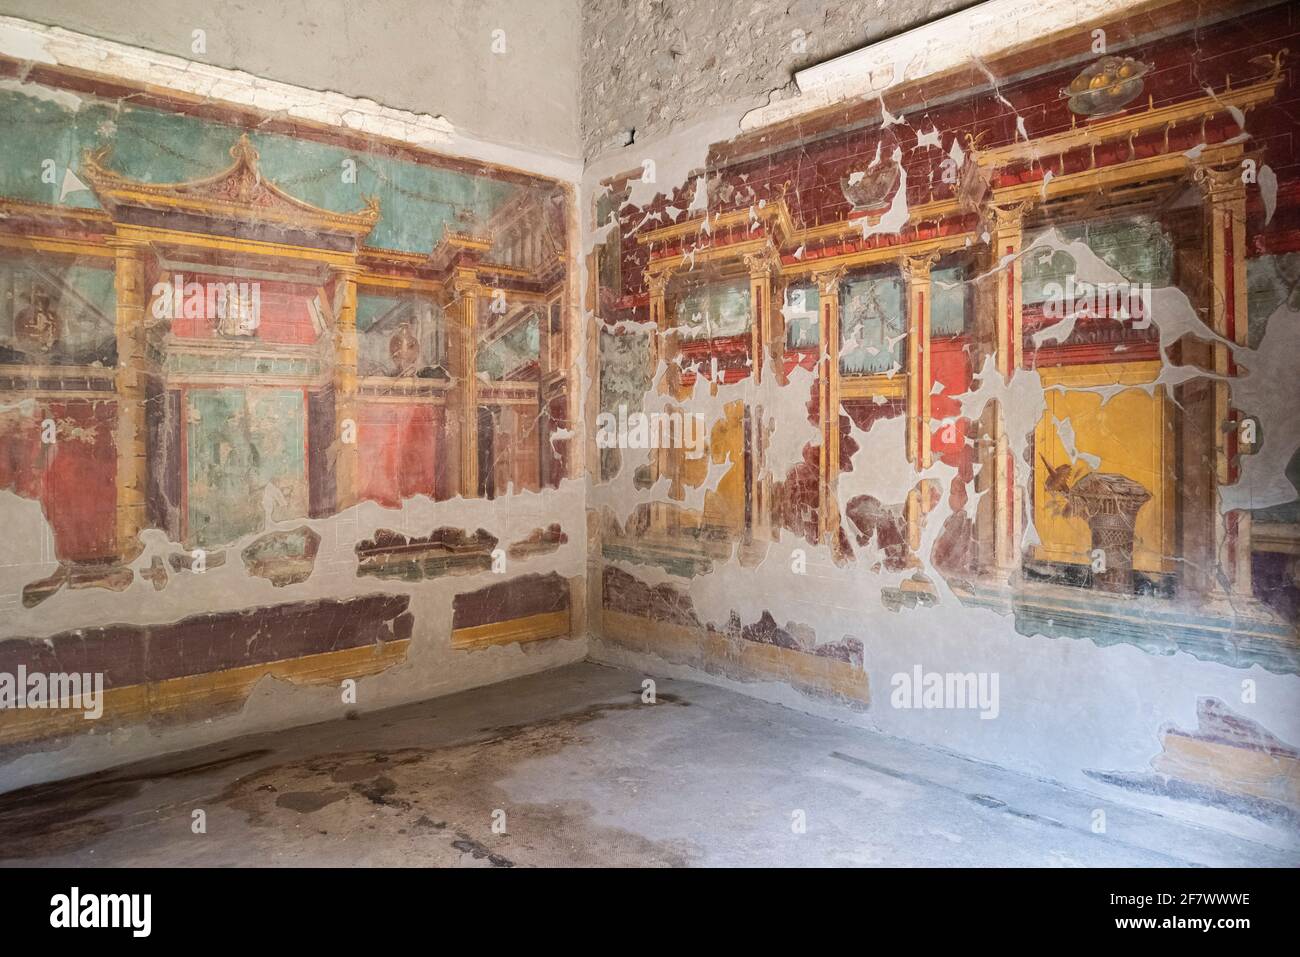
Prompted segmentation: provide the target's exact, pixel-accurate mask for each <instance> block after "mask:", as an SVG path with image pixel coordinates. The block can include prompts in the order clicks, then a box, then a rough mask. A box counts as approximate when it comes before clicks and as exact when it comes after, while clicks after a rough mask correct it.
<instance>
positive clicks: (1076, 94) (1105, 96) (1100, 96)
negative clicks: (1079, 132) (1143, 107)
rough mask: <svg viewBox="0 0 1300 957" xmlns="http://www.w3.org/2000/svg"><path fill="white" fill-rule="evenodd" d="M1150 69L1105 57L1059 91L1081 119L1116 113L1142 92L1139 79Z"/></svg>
mask: <svg viewBox="0 0 1300 957" xmlns="http://www.w3.org/2000/svg"><path fill="white" fill-rule="evenodd" d="M1150 70H1151V67H1149V66H1148V65H1147V64H1145V63H1142V62H1141V61H1139V60H1135V59H1133V58H1132V57H1117V56H1105V57H1102V58H1101V59H1100V60H1098V61H1097V62H1096V63H1093V64H1091V65H1090V66H1088V67H1087V68H1086V69H1085V70H1084V71H1083V72H1082V73H1080V74H1079V75H1078V76H1076V77H1075V78H1074V80H1073V81H1071V83H1070V85H1069V86H1068V87H1066V88H1065V89H1064V90H1062V91H1061V95H1062V96H1067V97H1069V99H1070V109H1071V110H1073V111H1074V112H1075V113H1078V114H1080V115H1081V116H1104V115H1106V114H1107V113H1118V112H1119V111H1120V110H1122V109H1123V108H1124V107H1126V106H1128V104H1130V103H1132V102H1133V101H1134V100H1135V99H1137V98H1138V96H1140V95H1141V93H1142V77H1143V76H1145V75H1146V74H1147V73H1148V72H1149V71H1150Z"/></svg>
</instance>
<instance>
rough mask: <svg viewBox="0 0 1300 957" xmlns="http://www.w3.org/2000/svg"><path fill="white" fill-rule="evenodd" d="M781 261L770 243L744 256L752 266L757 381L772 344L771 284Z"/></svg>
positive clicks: (751, 317) (751, 307)
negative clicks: (758, 250)
mask: <svg viewBox="0 0 1300 957" xmlns="http://www.w3.org/2000/svg"><path fill="white" fill-rule="evenodd" d="M779 263H780V260H779V259H778V258H777V255H776V252H775V250H773V249H772V247H771V246H765V247H764V248H763V249H762V251H760V252H757V253H751V254H749V255H747V256H746V257H745V266H746V268H747V269H748V270H749V331H750V361H751V362H752V363H753V373H754V384H755V385H758V384H759V383H761V382H762V381H763V369H764V367H765V366H766V365H767V359H768V353H769V350H770V349H771V344H772V285H773V279H774V277H775V276H776V273H777V269H778V266H779Z"/></svg>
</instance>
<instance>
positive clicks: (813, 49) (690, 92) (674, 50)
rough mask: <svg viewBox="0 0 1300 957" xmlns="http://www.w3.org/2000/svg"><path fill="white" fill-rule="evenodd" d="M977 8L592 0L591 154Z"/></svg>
mask: <svg viewBox="0 0 1300 957" xmlns="http://www.w3.org/2000/svg"><path fill="white" fill-rule="evenodd" d="M967 6H970V2H969V0H898V2H888V0H855V2H849V3H825V2H822V0H748V2H739V0H738V2H735V3H734V4H733V3H724V4H721V5H719V4H718V3H715V2H712V0H583V4H582V49H583V59H582V79H581V84H580V93H581V101H582V114H581V126H582V146H583V151H584V155H585V156H586V157H588V158H591V157H594V156H597V155H599V154H600V153H602V152H604V151H605V150H607V149H611V148H616V147H619V146H623V145H625V144H626V143H627V142H628V137H629V135H630V131H635V136H636V138H637V139H638V140H643V139H646V138H649V137H653V136H658V135H661V134H663V133H666V132H667V131H668V130H670V129H671V128H672V127H673V126H674V125H675V124H677V123H679V122H681V121H683V120H689V119H693V118H694V117H696V116H697V115H699V114H701V113H704V112H706V111H708V110H710V109H712V108H716V107H719V106H722V105H723V104H728V103H734V102H737V101H742V100H746V99H750V98H753V99H755V100H756V101H757V102H763V101H764V99H765V97H766V94H768V93H775V94H776V95H778V96H779V95H782V93H786V92H789V91H790V87H791V86H792V79H791V77H792V76H793V74H794V72H795V71H797V70H800V69H803V68H804V67H807V66H811V65H812V64H814V63H820V62H822V61H824V60H828V59H830V58H832V57H835V56H838V55H839V54H841V53H846V52H848V51H850V50H854V49H857V48H858V47H861V46H864V45H866V44H868V43H873V42H875V41H877V40H881V39H884V38H885V37H888V36H892V35H893V34H896V33H899V32H901V31H903V30H906V29H909V28H911V27H914V26H917V25H919V24H922V23H925V22H927V21H929V20H933V19H936V18H937V17H941V16H944V15H946V14H949V13H952V12H953V11H955V10H959V9H961V8H962V7H967Z"/></svg>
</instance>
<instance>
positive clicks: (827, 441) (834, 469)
mask: <svg viewBox="0 0 1300 957" xmlns="http://www.w3.org/2000/svg"><path fill="white" fill-rule="evenodd" d="M813 278H814V279H815V280H816V282H817V293H818V297H817V298H818V303H817V308H818V310H819V313H820V314H819V315H818V320H817V345H818V353H819V355H820V357H821V358H820V359H819V360H818V374H817V421H818V424H819V425H820V427H821V432H822V442H821V451H820V453H819V456H818V473H819V474H818V485H817V493H818V494H817V533H818V540H819V541H826V539H827V538H830V539H831V542H832V544H834V538H835V531H836V530H837V529H838V528H839V524H840V512H839V503H838V502H837V501H836V499H835V486H836V485H837V484H838V479H839V474H840V283H841V282H842V281H843V279H844V267H843V266H840V267H838V268H836V269H831V270H829V271H827V272H821V273H817V274H815V275H814V277H813Z"/></svg>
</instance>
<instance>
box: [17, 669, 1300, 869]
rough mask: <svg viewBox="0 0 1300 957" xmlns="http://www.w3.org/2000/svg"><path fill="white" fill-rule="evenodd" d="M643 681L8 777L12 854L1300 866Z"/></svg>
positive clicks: (606, 676)
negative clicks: (653, 688)
mask: <svg viewBox="0 0 1300 957" xmlns="http://www.w3.org/2000/svg"><path fill="white" fill-rule="evenodd" d="M642 678H643V676H642V675H640V674H635V673H632V672H627V671H620V670H617V669H613V668H607V667H603V666H600V665H595V664H587V663H584V664H578V665H573V666H570V667H567V668H562V669H558V670H554V671H548V672H545V673H543V674H539V675H534V676H531V677H527V678H522V679H519V680H515V681H510V682H505V683H502V684H498V685H493V686H491V687H487V688H480V689H477V690H474V691H469V692H465V693H463V694H459V695H454V696H450V697H446V698H439V699H436V700H433V701H428V702H423V703H421V704H417V705H409V706H405V707H402V708H397V709H393V710H390V711H384V712H379V713H375V714H371V715H366V716H362V717H360V718H357V719H355V720H349V721H338V722H333V723H330V724H320V725H314V726H311V727H305V728H298V729H294V730H290V731H284V732H278V733H274V734H265V735H257V736H253V737H248V738H243V739H240V740H237V741H232V742H228V743H226V744H223V745H220V746H215V747H210V748H204V749H201V750H197V751H192V752H188V753H185V754H179V755H171V756H168V757H167V758H163V759H157V760H153V761H150V762H148V763H145V764H137V765H134V766H131V767H126V768H121V769H118V770H116V771H110V772H106V773H103V774H99V775H94V776H90V777H86V778H81V779H77V780H74V781H68V782H60V783H56V784H51V785H42V786H38V787H36V788H29V789H27V790H26V791H18V792H12V793H11V794H7V795H0V862H2V863H4V864H8V865H33V864H37V865H45V864H62V865H85V864H92V865H238V864H258V865H281V864H284V865H386V864H400V865H413V864H414V865H426V864H427V865H444V866H467V867H478V866H482V867H492V866H495V867H511V866H533V865H651V866H659V865H688V864H690V865H740V866H773V865H792V866H800V865H934V866H980V867H989V866H999V865H1028V866H1073V865H1092V866H1099V865H1108V866H1168V865H1210V866H1251V865H1277V866H1295V865H1296V864H1297V863H1300V857H1297V855H1293V854H1292V855H1289V854H1287V853H1284V852H1281V851H1277V850H1274V849H1272V848H1269V847H1265V846H1264V845H1262V844H1258V843H1254V842H1252V841H1247V840H1243V839H1240V838H1237V837H1234V836H1232V835H1228V834H1225V833H1222V832H1219V831H1214V830H1209V829H1206V828H1200V827H1196V826H1192V825H1189V824H1186V823H1181V822H1179V821H1176V820H1173V819H1171V818H1167V817H1163V816H1160V815H1158V814H1153V813H1150V812H1148V811H1143V810H1138V809H1134V808H1130V807H1126V806H1124V805H1118V804H1109V803H1107V802H1104V801H1101V800H1099V799H1098V798H1097V797H1096V796H1093V795H1088V794H1084V793H1081V792H1075V791H1070V790H1067V789H1064V788H1060V787H1056V786H1054V785H1050V784H1045V783H1043V782H1041V781H1036V780H1033V779H1031V778H1027V777H1024V776H1021V775H1018V774H1013V773H1010V772H1006V771H1001V770H998V769H994V768H990V767H987V766H984V765H980V764H975V763H973V762H969V761H964V760H962V759H960V758H957V757H953V756H951V755H947V754H944V753H941V752H936V751H933V750H930V749H927V748H922V747H918V746H915V745H909V744H907V743H904V742H901V741H898V740H895V739H892V738H887V737H883V736H879V735H872V734H869V733H866V732H863V731H861V730H857V729H853V728H850V727H847V726H843V725H839V724H836V723H834V722H829V721H825V720H823V719H820V718H816V717H811V716H808V715H804V714H801V713H799V712H795V711H790V710H787V709H785V708H781V707H779V706H777V705H771V704H767V703H764V702H761V701H756V700H754V699H752V698H748V697H745V696H743V695H738V694H735V693H733V692H731V691H727V690H723V689H720V688H716V687H713V686H709V685H701V684H694V683H691V682H683V681H668V680H662V681H659V682H658V692H659V693H658V703H657V704H655V705H646V704H642V703H641V700H640V691H641V681H642ZM1097 807H1101V808H1104V809H1105V810H1106V814H1107V823H1108V827H1107V833H1106V834H1104V835H1097V834H1094V833H1092V831H1091V830H1090V828H1089V822H1090V820H1091V814H1092V811H1093V809H1095V808H1097ZM195 810H202V811H204V812H205V815H206V833H202V834H195V833H193V829H192V822H193V820H194V814H193V812H194V811H195ZM797 811H802V812H803V815H804V819H805V821H806V829H805V831H804V833H796V832H795V829H794V827H793V824H792V822H793V821H794V818H795V814H796V812H797ZM494 812H495V814H494ZM503 815H504V825H505V830H506V833H497V832H496V831H494V828H493V825H494V820H495V821H498V822H500V821H502V816H503ZM498 830H499V825H498Z"/></svg>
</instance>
